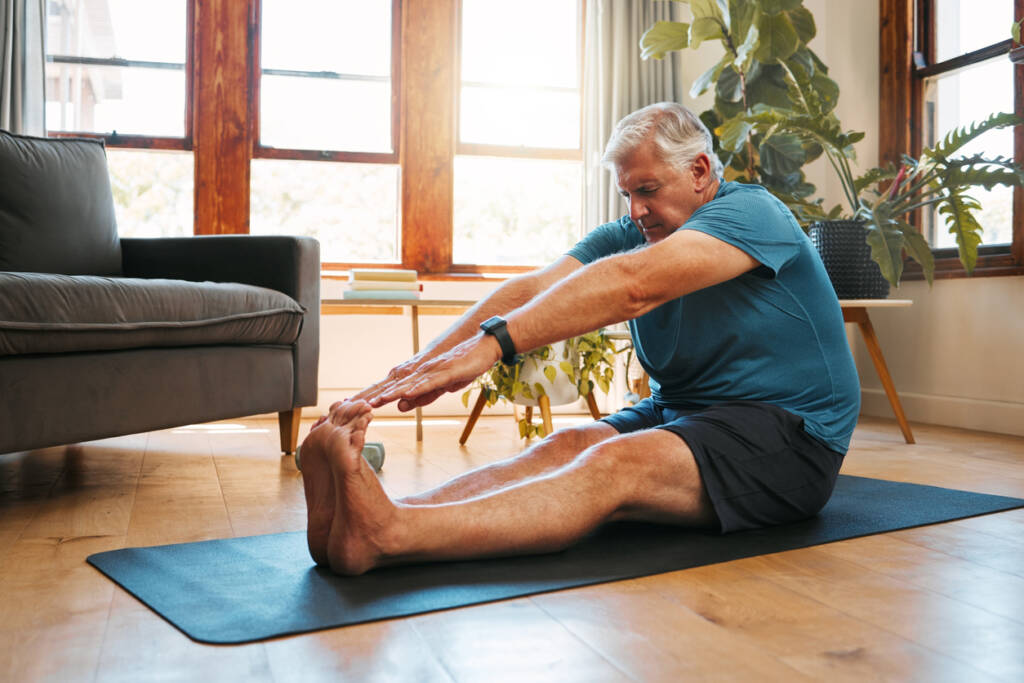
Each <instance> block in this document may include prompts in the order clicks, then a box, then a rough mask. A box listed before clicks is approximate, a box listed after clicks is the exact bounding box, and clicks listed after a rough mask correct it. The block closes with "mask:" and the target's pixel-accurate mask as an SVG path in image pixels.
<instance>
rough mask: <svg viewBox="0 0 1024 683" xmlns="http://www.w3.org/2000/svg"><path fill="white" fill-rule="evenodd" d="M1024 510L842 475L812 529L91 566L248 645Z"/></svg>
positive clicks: (192, 557) (157, 555) (114, 558)
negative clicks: (480, 554) (349, 564)
mask: <svg viewBox="0 0 1024 683" xmlns="http://www.w3.org/2000/svg"><path fill="white" fill-rule="evenodd" d="M1018 507H1024V500H1022V499H1019V498H1006V497H1003V496H992V495H986V494H980V493H971V492H968V491H957V490H953V489H944V488H936V487H934V486H920V485H917V484H904V483H898V482H891V481H883V480H880V479H866V478H862V477H851V476H844V475H840V477H839V481H838V482H837V484H836V489H835V493H834V494H833V496H832V499H831V500H830V501H829V503H828V505H826V506H825V508H824V509H823V510H822V511H821V513H820V514H819V515H818V516H816V517H814V518H811V519H808V520H805V521H802V522H798V523H796V524H789V525H786V526H780V527H774V528H771V529H758V530H753V531H741V532H737V533H732V534H726V535H715V534H707V533H700V532H695V531H689V530H685V529H680V528H678V527H673V526H663V525H657V524H641V523H615V524H609V525H607V526H605V527H602V528H601V529H600V530H598V531H597V532H595V533H594V534H592V535H591V536H588V537H587V538H585V539H583V540H582V541H581V542H580V543H578V544H577V545H575V546H573V547H571V548H569V549H568V550H565V551H562V552H559V553H552V554H547V555H531V556H526V557H512V558H502V559H489V560H472V561H460V562H445V563H437V564H421V565H410V566H404V567H388V568H383V569H377V570H374V571H371V572H369V573H367V574H364V575H363V576H356V577H343V576H336V575H334V574H331V573H330V572H329V571H326V570H324V569H321V568H319V567H316V566H315V565H314V564H313V562H312V560H310V558H309V553H308V551H307V550H306V535H305V532H304V531H302V532H292V533H284V534H271V535H267V536H249V537H245V538H229V539H224V540H217V541H202V542H199V543H181V544H175V545H164V546H155V547H151V548H125V549H123V550H112V551H108V552H103V553H98V554H96V555H92V556H90V557H89V558H88V561H89V563H90V564H92V565H93V566H94V567H96V568H97V569H99V570H100V571H101V572H103V573H104V574H106V575H107V576H108V577H110V578H111V579H113V580H114V581H115V582H117V583H118V584H119V585H121V586H122V587H123V588H124V589H125V590H127V591H128V592H129V593H131V594H132V595H134V596H135V597H137V598H138V599H139V600H141V601H142V602H144V603H145V604H146V605H148V606H149V607H150V608H151V609H153V610H154V611H155V612H156V613H157V614H159V615H160V616H162V617H163V618H164V619H166V620H167V621H169V622H170V623H171V624H172V625H174V626H175V627H177V628H178V629H180V630H181V631H182V632H183V633H185V635H187V636H189V637H190V638H192V639H194V640H197V641H200V642H204V643H217V644H229V643H246V642H251V641H254V640H262V639H265V638H272V637H275V636H284V635H290V634H295V633H305V632H308V631H316V630H319V629H325V628H333V627H337V626H344V625H349V624H357V623H360V622H365V621H374V620H377V619H388V618H393V617H404V616H408V615H412V614H420V613H422V612H430V611H433V610H441V609H449V608H453V607H462V606H465V605H474V604H478V603H482V602H490V601H493V600H503V599H507V598H515V597H520V596H523V595H530V594H534V593H541V592H545V591H553V590H559V589H564V588H572V587H577V586H586V585H590V584H595V583H602V582H605V581H614V580H619V579H628V578H635V577H638V576H647V575H650V574H658V573H661V572H667V571H674V570H677V569H686V568H688V567H697V566H701V565H706V564H712V563H716V562H725V561H728V560H735V559H740V558H744V557H752V556H755V555H764V554H767V553H775V552H780V551H784V550H793V549H796V548H804V547H807V546H811V545H818V544H821V543H829V542H832V541H839V540H843V539H847V538H855V537H857V536H866V535H869V534H877V533H881V532H885V531H894V530H896V529H906V528H909V527H914V526H920V525H924V524H933V523H936V522H944V521H949V520H953V519H960V518H963V517H971V516H975V515H981V514H987V513H991V512H998V511H1002V510H1010V509H1013V508H1018Z"/></svg>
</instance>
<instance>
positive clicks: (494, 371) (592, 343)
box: [462, 329, 625, 439]
mask: <svg viewBox="0 0 1024 683" xmlns="http://www.w3.org/2000/svg"><path fill="white" fill-rule="evenodd" d="M623 350H625V349H623ZM620 352H621V351H620V350H617V349H616V348H615V343H614V341H613V340H611V339H609V338H608V335H607V333H606V332H605V331H604V330H603V329H601V330H595V331H593V332H588V333H587V334H584V335H580V336H579V337H572V338H570V339H567V340H565V346H564V349H563V352H562V356H561V357H560V358H556V357H555V355H556V354H555V351H554V348H553V347H552V346H551V345H547V346H541V347H540V348H537V349H534V350H532V351H528V352H527V353H524V354H520V361H519V362H518V363H516V364H515V365H512V366H508V365H505V364H504V363H495V364H494V366H493V367H492V368H491V369H490V370H488V371H487V372H486V373H485V374H484V375H482V376H480V377H478V378H477V379H476V380H475V381H474V382H473V384H472V385H470V388H469V389H467V390H466V391H465V392H464V393H463V394H462V404H463V405H464V406H466V407H467V408H468V407H469V397H470V394H472V393H473V390H474V389H478V390H479V391H481V392H483V394H484V396H485V398H486V401H487V405H488V406H493V405H494V404H495V403H497V402H498V400H499V399H501V400H505V401H512V400H514V399H516V398H527V399H531V400H537V399H539V398H540V397H541V396H545V395H546V392H545V390H544V385H543V384H541V383H540V382H534V383H533V384H532V385H531V384H530V383H529V382H528V381H524V380H523V378H522V376H523V368H524V367H525V366H526V365H527V364H532V365H533V366H534V367H538V368H541V372H543V373H544V377H545V379H547V380H548V382H550V383H552V384H554V382H555V380H556V379H557V378H558V376H559V373H561V374H563V375H565V376H566V377H568V379H569V381H570V382H572V383H573V384H574V385H575V386H576V389H577V390H578V391H579V395H580V396H586V395H587V394H589V393H590V392H592V391H594V389H601V391H603V392H604V393H608V389H609V388H610V387H611V382H612V378H613V376H614V374H615V355H616V354H618V353H620ZM519 435H520V436H521V437H522V438H524V439H528V438H530V437H533V436H540V437H544V436H547V434H545V433H544V425H543V424H533V423H532V422H530V421H529V420H526V419H525V418H524V419H522V420H520V421H519Z"/></svg>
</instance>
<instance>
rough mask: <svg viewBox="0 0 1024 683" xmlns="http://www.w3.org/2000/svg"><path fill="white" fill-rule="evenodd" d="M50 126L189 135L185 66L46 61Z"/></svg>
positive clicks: (47, 106) (103, 131) (47, 115)
mask: <svg viewBox="0 0 1024 683" xmlns="http://www.w3.org/2000/svg"><path fill="white" fill-rule="evenodd" d="M46 128H47V129H48V130H52V131H80V132H88V133H113V132H114V131H116V132H118V133H120V134H122V135H151V136H167V137H183V136H184V135H185V71H184V70H181V71H171V70H165V69H142V68H135V67H119V66H79V65H75V64H55V63H49V64H47V65H46Z"/></svg>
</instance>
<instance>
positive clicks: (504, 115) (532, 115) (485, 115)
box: [460, 85, 580, 149]
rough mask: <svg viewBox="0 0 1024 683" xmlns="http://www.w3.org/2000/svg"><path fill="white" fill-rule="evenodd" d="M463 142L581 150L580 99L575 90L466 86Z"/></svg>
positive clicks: (463, 100)
mask: <svg viewBox="0 0 1024 683" xmlns="http://www.w3.org/2000/svg"><path fill="white" fill-rule="evenodd" d="M461 108H462V112H461V115H460V127H461V129H462V130H461V135H460V139H461V140H462V142H476V143H483V144H491V145H516V146H518V145H522V146H527V147H552V148H557V149H577V148H579V146H580V124H579V121H580V98H579V94H578V93H577V92H575V91H572V92H565V91H550V90H530V89H527V88H495V87H469V86H465V85H464V86H463V87H462V100H461Z"/></svg>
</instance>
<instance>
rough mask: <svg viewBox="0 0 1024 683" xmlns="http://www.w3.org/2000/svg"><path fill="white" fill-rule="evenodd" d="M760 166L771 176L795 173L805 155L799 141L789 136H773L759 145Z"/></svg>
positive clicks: (795, 137) (801, 164)
mask: <svg viewBox="0 0 1024 683" xmlns="http://www.w3.org/2000/svg"><path fill="white" fill-rule="evenodd" d="M759 151H760V154H761V166H763V167H764V169H765V172H767V173H770V174H771V175H788V174H790V173H796V172H797V171H799V170H800V167H801V166H803V164H804V160H805V159H806V155H805V154H804V147H803V145H802V144H801V143H800V139H799V138H798V137H797V136H795V135H791V134H788V133H787V134H782V135H773V136H772V137H770V138H768V139H767V140H765V141H764V142H763V143H762V144H761V148H760V150H759Z"/></svg>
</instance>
